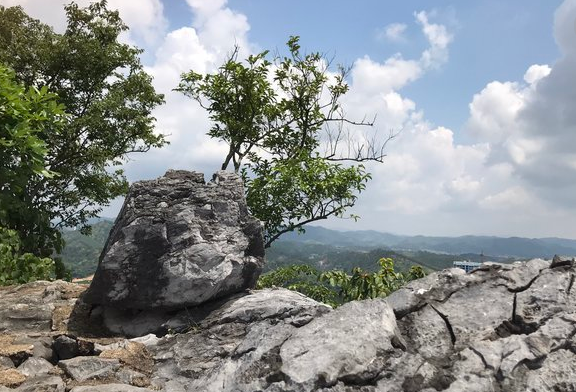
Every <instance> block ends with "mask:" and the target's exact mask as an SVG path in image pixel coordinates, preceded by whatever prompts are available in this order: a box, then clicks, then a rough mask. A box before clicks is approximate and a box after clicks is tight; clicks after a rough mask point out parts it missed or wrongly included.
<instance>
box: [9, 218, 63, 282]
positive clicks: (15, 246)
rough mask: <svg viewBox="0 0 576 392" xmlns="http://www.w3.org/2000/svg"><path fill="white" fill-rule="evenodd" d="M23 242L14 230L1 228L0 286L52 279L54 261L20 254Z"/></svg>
mask: <svg viewBox="0 0 576 392" xmlns="http://www.w3.org/2000/svg"><path fill="white" fill-rule="evenodd" d="M20 248H21V241H20V238H19V237H18V234H17V233H16V231H14V230H9V229H6V228H3V227H0V285H10V284H21V283H27V282H31V281H34V280H47V279H51V278H52V277H53V276H54V273H55V263H54V260H52V259H50V258H48V257H44V258H40V257H37V256H34V255H33V254H31V253H24V254H21V253H20Z"/></svg>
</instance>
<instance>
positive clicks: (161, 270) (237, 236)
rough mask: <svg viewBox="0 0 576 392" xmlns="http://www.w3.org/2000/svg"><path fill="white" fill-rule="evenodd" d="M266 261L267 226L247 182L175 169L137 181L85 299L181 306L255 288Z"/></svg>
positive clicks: (126, 306)
mask: <svg viewBox="0 0 576 392" xmlns="http://www.w3.org/2000/svg"><path fill="white" fill-rule="evenodd" d="M263 264H264V245H263V236H262V225H261V223H260V222H259V221H258V220H256V219H254V218H252V217H251V216H250V215H249V214H248V209H247V206H246V202H245V199H244V190H243V186H242V180H241V179H240V178H239V177H238V176H237V175H235V174H233V173H229V172H224V171H220V172H218V173H216V174H215V175H214V178H213V180H212V181H210V182H208V183H205V182H204V175H203V174H201V173H196V172H188V171H175V170H171V171H168V172H167V173H166V174H165V176H164V177H161V178H158V179H156V180H151V181H140V182H136V183H134V184H133V185H132V186H131V188H130V191H129V193H128V196H127V197H126V200H125V202H124V206H123V207H122V210H121V212H120V214H119V216H118V218H117V220H116V222H115V224H114V227H113V229H112V231H111V232H110V237H109V238H108V241H107V242H106V245H105V248H104V250H103V252H102V255H101V257H100V262H99V264H98V269H97V271H96V274H95V276H94V280H93V281H92V284H91V286H90V288H89V290H88V292H87V293H86V297H85V300H86V302H88V303H91V304H100V305H106V306H112V307H116V308H124V309H157V308H162V309H171V308H172V309H179V308H183V307H186V306H194V305H199V304H201V303H204V302H207V301H210V300H213V299H216V298H220V297H223V296H227V295H230V294H233V293H236V292H239V291H242V290H244V289H246V288H250V287H253V286H254V284H255V282H256V280H257V278H258V276H259V274H260V272H261V270H262V267H263Z"/></svg>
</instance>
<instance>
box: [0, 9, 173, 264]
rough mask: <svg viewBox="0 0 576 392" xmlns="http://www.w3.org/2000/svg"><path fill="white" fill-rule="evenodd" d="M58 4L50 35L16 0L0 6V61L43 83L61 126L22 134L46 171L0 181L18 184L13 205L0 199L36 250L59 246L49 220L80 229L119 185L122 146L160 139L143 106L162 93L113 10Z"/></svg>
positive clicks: (128, 148)
mask: <svg viewBox="0 0 576 392" xmlns="http://www.w3.org/2000/svg"><path fill="white" fill-rule="evenodd" d="M65 9H66V15H67V20H68V24H67V27H66V30H65V32H64V33H62V34H59V33H56V32H54V31H53V30H52V28H50V27H49V26H47V25H45V24H43V23H41V22H40V21H38V20H35V19H33V18H30V17H29V16H28V15H26V13H25V12H24V11H23V10H22V8H20V7H10V8H6V7H1V6H0V63H2V64H4V65H6V66H8V67H10V68H12V69H13V70H14V77H15V79H16V80H17V81H18V82H19V83H20V84H22V85H23V87H24V88H25V89H29V88H34V89H36V90H37V91H40V92H46V88H48V89H49V91H50V92H51V93H53V94H55V95H56V96H57V99H55V100H53V101H55V102H57V105H59V106H58V108H60V109H61V108H62V107H65V111H66V113H67V116H65V117H64V116H63V117H62V121H63V122H64V123H65V124H64V125H63V126H59V127H57V128H56V127H40V128H38V129H37V130H36V131H35V132H34V135H33V138H28V139H27V140H28V141H27V143H35V142H33V140H36V139H37V140H38V141H41V146H42V147H41V148H42V149H43V150H44V152H45V154H44V158H43V160H44V162H43V165H44V167H46V168H47V169H48V170H49V172H50V173H54V175H46V174H47V173H43V175H32V176H26V175H24V172H18V173H13V174H14V175H16V176H17V177H18V178H15V179H13V180H11V182H10V184H16V183H18V186H17V187H16V188H13V187H12V185H10V186H9V188H10V189H9V191H10V192H16V191H17V192H19V194H20V197H21V203H20V205H19V206H18V208H15V207H14V206H13V205H11V204H6V202H5V201H3V202H2V203H3V204H2V205H0V213H1V214H2V215H3V219H4V224H5V225H6V227H7V228H9V229H13V230H15V231H17V232H18V234H19V236H20V238H21V239H22V241H23V244H22V247H23V249H24V250H25V251H27V252H33V253H35V254H38V255H40V256H48V255H51V254H52V253H53V251H54V250H56V251H60V250H61V246H62V240H61V236H60V235H59V232H58V229H59V228H61V227H63V226H78V225H80V226H82V227H83V228H84V229H88V228H89V226H88V225H87V221H88V219H89V218H91V217H94V216H97V214H98V213H99V212H100V211H101V206H102V205H106V204H107V203H108V202H109V201H110V200H111V199H113V198H115V197H117V196H120V195H123V194H124V193H125V192H126V191H127V187H128V184H127V180H126V178H125V176H124V174H123V171H122V169H121V168H120V165H121V164H122V163H123V162H124V160H125V159H126V157H127V155H128V154H129V153H132V152H143V151H147V150H149V149H150V148H151V147H160V146H162V145H164V144H165V143H166V141H165V139H164V137H163V136H162V135H157V134H155V133H154V132H153V126H154V118H153V116H152V114H151V113H152V110H153V109H154V108H155V107H156V106H158V105H160V104H161V103H163V96H162V95H161V94H157V93H156V92H155V90H154V88H153V86H152V83H151V77H150V76H149V75H148V74H146V73H145V72H144V70H143V67H142V65H141V63H140V60H139V55H140V53H141V50H140V49H137V48H135V47H133V46H131V45H127V44H124V43H121V42H120V41H119V35H120V34H121V33H122V32H124V31H126V30H127V27H126V25H125V24H124V23H123V22H122V20H121V19H120V17H119V15H118V12H116V11H110V10H108V9H107V8H106V2H105V1H100V2H96V3H92V4H91V5H90V6H88V7H87V8H80V7H79V6H78V5H76V4H74V3H72V4H70V5H67V6H66V7H65ZM53 98H54V97H53ZM54 105H56V103H54ZM60 109H59V110H60ZM15 121H16V122H19V120H18V119H16V120H15ZM2 162H3V164H4V161H2ZM3 176H4V174H3ZM3 180H4V177H3ZM3 182H4V181H3Z"/></svg>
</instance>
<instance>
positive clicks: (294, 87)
mask: <svg viewBox="0 0 576 392" xmlns="http://www.w3.org/2000/svg"><path fill="white" fill-rule="evenodd" d="M288 51H289V54H288V56H284V57H282V56H280V55H277V56H275V57H274V59H273V60H272V61H270V60H268V51H264V52H262V53H260V54H257V55H252V56H249V57H248V58H247V60H246V61H245V62H242V61H239V60H238V49H236V50H235V51H234V52H233V54H232V55H231V56H230V57H229V58H228V60H227V61H226V62H225V63H224V65H222V66H221V67H220V68H219V69H218V71H217V72H216V73H214V74H207V75H201V74H199V73H196V72H194V71H190V72H188V73H184V74H183V75H182V79H181V82H180V84H179V86H178V87H177V88H176V90H177V91H180V92H182V93H183V94H185V95H186V96H188V97H191V98H193V99H195V100H196V101H198V102H199V103H200V105H201V106H202V107H203V108H205V109H206V110H207V111H208V113H209V116H210V119H211V120H212V122H213V126H212V128H211V129H210V131H209V132H208V135H210V136H211V137H213V138H216V139H220V140H221V141H223V142H225V143H227V144H228V147H229V148H228V153H227V155H226V157H225V158H224V162H223V164H222V170H226V169H228V168H229V167H231V168H233V169H234V170H235V171H236V172H239V173H240V172H241V173H242V174H243V177H244V181H245V186H246V199H247V203H248V206H249V208H250V211H251V213H252V214H253V215H254V216H256V217H257V218H259V219H260V220H262V221H263V222H264V223H265V237H266V247H269V246H270V244H271V243H272V242H273V241H274V240H276V239H277V238H278V237H279V236H280V235H282V234H283V233H286V232H288V231H293V230H295V229H296V230H302V226H304V225H306V224H307V223H310V222H313V221H317V220H321V219H326V218H328V217H329V216H339V217H343V216H344V212H345V211H346V209H347V208H348V207H351V206H353V205H354V203H355V202H356V199H357V195H358V193H360V192H361V191H363V190H364V189H365V186H366V183H367V181H368V180H369V179H370V174H369V173H367V172H366V170H365V168H364V166H363V165H362V164H360V162H363V161H369V160H373V161H380V162H381V161H382V159H383V157H384V154H383V149H384V146H385V144H386V142H384V143H383V144H382V145H380V146H379V147H377V144H376V143H364V142H358V143H352V142H350V143H346V147H345V148H343V144H342V143H343V142H345V141H349V139H351V138H350V137H349V136H350V133H349V130H348V129H347V128H346V126H369V125H372V123H371V122H366V121H360V122H354V121H351V120H349V119H348V118H346V116H345V114H344V112H343V110H342V107H341V105H340V99H341V97H342V96H343V95H344V94H346V92H347V91H348V85H347V84H346V81H345V79H346V75H347V72H348V70H346V69H344V68H342V67H339V69H338V72H336V73H333V74H331V73H330V72H329V66H330V62H329V61H326V59H325V57H324V56H323V55H322V54H320V53H310V54H303V53H302V52H301V50H300V44H299V38H298V37H291V38H290V39H289V41H288ZM347 135H348V136H347ZM387 140H389V139H387ZM387 140H386V141H387ZM346 161H348V162H349V164H348V165H345V164H343V163H344V162H346Z"/></svg>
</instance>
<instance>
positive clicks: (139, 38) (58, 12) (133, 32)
mask: <svg viewBox="0 0 576 392" xmlns="http://www.w3.org/2000/svg"><path fill="white" fill-rule="evenodd" d="M92 2H93V0H76V4H78V5H79V6H80V7H86V6H88V5H89V4H90V3H92ZM68 3H70V0H42V1H38V0H0V5H4V6H7V7H11V6H16V5H20V6H22V8H23V9H24V11H25V12H26V13H27V14H28V15H30V16H31V17H33V18H36V19H40V20H42V21H43V22H44V23H47V24H49V25H51V26H52V27H54V29H55V30H56V31H58V32H63V31H64V30H65V28H66V14H65V11H64V5H66V4H68ZM108 8H109V9H117V10H118V11H119V12H120V17H121V18H122V20H123V21H124V23H126V24H127V25H128V27H129V28H130V31H129V33H128V34H127V35H126V36H125V37H124V39H125V40H126V41H128V42H130V43H133V42H137V43H142V44H143V45H146V46H148V45H154V44H155V43H156V42H158V40H159V39H161V38H162V36H163V35H164V33H165V31H166V28H167V26H168V22H167V20H166V18H165V17H164V7H163V4H162V1H161V0H138V1H134V0H130V1H127V0H109V1H108Z"/></svg>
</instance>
